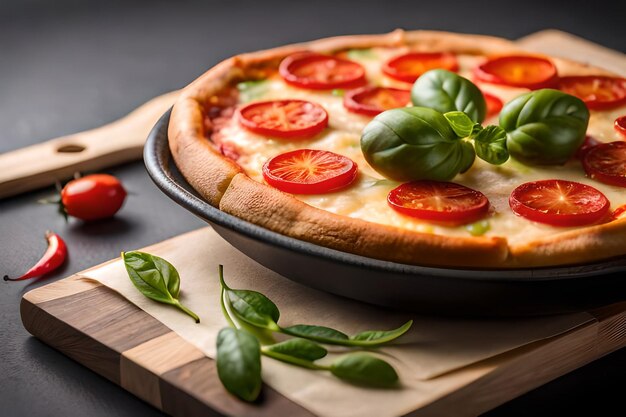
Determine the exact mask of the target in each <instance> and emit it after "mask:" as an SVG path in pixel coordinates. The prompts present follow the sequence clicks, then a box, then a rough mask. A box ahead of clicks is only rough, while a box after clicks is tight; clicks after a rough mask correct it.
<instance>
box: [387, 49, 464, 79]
mask: <svg viewBox="0 0 626 417" xmlns="http://www.w3.org/2000/svg"><path fill="white" fill-rule="evenodd" d="M438 68H441V69H446V70H448V71H458V69H459V64H458V62H457V61H456V56H455V55H454V54H451V53H448V52H409V53H408V54H404V55H400V56H396V57H393V58H391V59H390V60H389V61H387V62H385V63H384V64H383V68H382V69H383V73H384V74H385V75H388V76H389V77H391V78H395V79H396V80H399V81H404V82H407V83H412V82H414V81H415V80H417V79H418V78H419V76H420V75H422V74H423V73H425V72H426V71H429V70H432V69H438Z"/></svg>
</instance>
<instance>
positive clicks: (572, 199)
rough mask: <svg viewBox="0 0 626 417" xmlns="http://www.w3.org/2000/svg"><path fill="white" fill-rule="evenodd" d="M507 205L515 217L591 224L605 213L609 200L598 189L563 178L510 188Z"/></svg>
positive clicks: (565, 224) (570, 224)
mask: <svg viewBox="0 0 626 417" xmlns="http://www.w3.org/2000/svg"><path fill="white" fill-rule="evenodd" d="M509 205H510V206H511V210H513V212H514V213H515V214H517V215H518V216H521V217H524V218H526V219H528V220H532V221H535V222H538V223H545V224H549V225H551V226H559V227H573V226H585V225H589V224H594V223H597V222H599V221H600V220H602V219H604V218H605V216H606V215H607V213H608V212H609V200H608V199H607V198H606V196H605V195H604V194H602V193H601V192H600V191H598V190H596V189H595V188H593V187H591V186H589V185H585V184H581V183H578V182H574V181H565V180H542V181H533V182H527V183H524V184H522V185H520V186H519V187H517V188H516V189H515V190H513V192H512V193H511V196H510V197H509Z"/></svg>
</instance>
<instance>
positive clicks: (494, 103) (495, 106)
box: [483, 93, 503, 117]
mask: <svg viewBox="0 0 626 417" xmlns="http://www.w3.org/2000/svg"><path fill="white" fill-rule="evenodd" d="M483 97H485V102H487V117H491V116H495V115H496V114H498V113H500V110H502V106H503V104H502V100H500V99H499V98H498V97H496V96H494V95H491V94H489V93H483Z"/></svg>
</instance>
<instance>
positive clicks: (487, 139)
mask: <svg viewBox="0 0 626 417" xmlns="http://www.w3.org/2000/svg"><path fill="white" fill-rule="evenodd" d="M474 148H475V149H476V155H478V157H479V158H480V159H482V160H484V161H487V162H489V163H490V164H494V165H500V164H503V163H505V162H506V161H507V160H508V159H509V151H508V150H507V147H506V131H505V130H504V129H502V128H501V127H499V126H493V125H490V126H487V127H485V128H484V129H483V130H481V131H479V132H478V133H476V135H475V136H474Z"/></svg>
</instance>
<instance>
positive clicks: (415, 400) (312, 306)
mask: <svg viewBox="0 0 626 417" xmlns="http://www.w3.org/2000/svg"><path fill="white" fill-rule="evenodd" d="M125 249H128V250H132V249H133V248H125ZM144 250H145V251H147V252H150V253H153V254H155V255H159V256H162V257H164V258H166V259H167V260H168V261H169V262H171V263H172V264H173V265H174V266H175V267H176V268H177V269H178V271H179V273H180V276H181V302H182V303H183V304H185V305H186V306H188V307H189V308H190V309H191V310H193V311H194V312H196V314H198V315H199V316H200V318H201V322H200V323H199V324H196V323H194V321H193V320H192V319H191V318H190V317H189V316H187V315H185V314H183V313H182V312H180V311H179V310H177V309H175V308H173V307H171V306H166V305H164V304H159V303H156V302H154V301H152V300H150V299H148V298H146V297H144V296H143V295H142V294H140V293H139V292H138V291H137V289H136V288H135V287H134V286H133V285H132V283H131V282H130V280H129V278H128V275H127V273H126V270H125V269H124V266H123V264H122V262H121V261H119V260H118V261H114V262H112V263H109V264H108V265H105V266H102V267H97V268H94V269H92V270H89V271H87V272H85V273H84V274H82V275H83V276H85V277H88V278H91V279H94V280H97V281H100V282H101V283H102V284H104V285H106V286H108V287H110V288H112V289H114V290H116V291H117V292H119V293H120V294H122V295H123V296H124V297H126V298H127V299H128V300H129V301H131V302H132V303H134V304H135V305H137V306H138V307H140V308H141V309H143V310H144V311H146V312H147V313H149V314H150V315H152V316H154V317H155V318H156V319H158V320H160V321H161V322H163V323H164V324H165V325H166V326H168V327H169V328H170V329H172V330H173V331H175V332H176V333H178V334H179V335H180V336H181V337H183V338H184V339H186V340H187V341H189V342H190V343H192V344H194V345H195V346H197V347H198V348H199V349H200V350H202V351H203V352H204V353H205V354H206V355H207V356H209V357H211V358H214V357H215V340H216V337H217V332H218V331H219V330H220V329H221V328H222V327H225V326H226V325H227V323H226V321H225V319H224V318H223V316H222V313H221V310H220V304H219V289H220V287H219V280H218V273H217V271H218V265H219V264H223V265H224V270H225V277H226V281H227V283H228V285H229V286H230V287H231V288H244V289H252V290H256V291H260V292H262V293H263V294H265V295H267V296H268V297H269V298H270V299H272V300H273V301H274V302H275V303H276V304H277V306H278V307H279V309H280V311H281V319H280V324H281V325H282V326H288V325H292V324H299V323H306V324H319V325H324V326H329V327H333V328H336V329H339V330H341V331H343V332H345V333H348V334H353V333H357V332H359V331H362V330H370V329H372V330H378V329H391V328H395V327H398V326H400V325H401V324H403V323H404V322H406V321H407V320H409V319H413V320H414V324H413V327H412V328H411V330H410V332H409V333H408V334H406V335H405V336H403V337H402V338H401V339H399V340H398V344H397V345H393V346H387V347H384V348H382V349H380V354H382V355H384V356H385V357H386V359H387V360H388V361H389V362H390V363H392V364H393V365H394V367H395V368H396V370H397V371H398V373H399V374H400V378H401V381H402V385H401V387H400V388H398V389H392V390H382V389H367V388H363V387H355V386H352V385H349V384H347V383H344V382H342V381H340V380H338V379H336V378H334V377H333V376H331V375H329V374H327V373H324V372H315V371H311V370H306V369H300V368H297V367H294V366H290V365H286V364H283V363H280V362H277V361H275V360H272V359H268V358H263V378H264V380H265V382H266V383H267V384H269V385H270V386H272V387H273V388H275V389H276V390H277V391H278V392H280V393H281V394H282V395H284V396H286V397H287V398H289V399H291V400H292V401H294V402H297V403H298V404H300V405H302V406H303V407H305V408H307V409H309V410H311V411H312V412H314V413H316V414H319V415H321V416H345V417H349V416H380V417H384V416H396V415H402V414H405V413H407V412H409V411H411V410H414V409H416V408H418V407H420V406H421V405H423V404H427V403H429V402H431V401H433V400H434V399H435V398H438V397H440V396H442V395H444V394H445V393H447V392H450V391H451V390H453V389H455V387H457V386H462V385H463V384H465V383H467V382H469V381H471V380H472V378H476V375H473V374H472V372H467V371H464V372H452V371H454V370H458V369H460V368H463V367H466V366H467V365H470V364H473V363H476V362H479V361H481V360H484V359H487V358H490V357H493V356H495V355H498V354H501V353H503V352H507V351H510V350H512V349H515V348H517V347H520V346H523V345H526V344H528V343H531V342H534V341H537V340H540V339H544V338H548V337H551V336H555V335H558V334H561V333H563V332H566V331H568V330H570V329H573V328H575V327H577V326H581V325H582V324H584V323H587V322H589V321H592V320H593V318H592V316H591V315H589V314H587V313H576V314H568V315H560V316H550V317H538V318H523V319H493V320H487V319H450V318H436V317H426V316H419V315H415V314H407V313H394V312H390V311H388V310H384V309H381V308H377V307H374V306H371V305H367V304H363V303H360V302H356V301H351V300H348V299H345V298H341V297H337V296H333V295H330V294H326V293H323V292H320V291H317V290H313V289H310V288H307V287H304V286H302V285H299V284H296V283H294V282H291V281H289V280H287V279H286V278H284V277H282V276H280V275H278V274H276V273H274V272H272V271H270V270H268V269H266V268H264V267H263V266H261V265H259V264H257V263H256V262H254V261H252V260H251V259H249V258H248V257H246V256H245V255H243V254H242V253H240V252H239V251H237V250H236V249H234V248H233V247H232V246H230V245H229V244H228V243H227V242H225V241H224V240H223V239H222V238H221V237H220V236H219V235H217V234H216V233H215V232H214V231H213V230H212V229H210V228H206V229H201V230H199V231H195V232H191V233H189V234H187V235H183V236H181V237H177V238H174V239H172V240H169V241H165V242H162V243H160V244H157V245H155V246H153V247H150V248H146V249H144ZM337 279H341V277H337ZM333 350H341V349H335V348H333ZM325 359H327V358H325Z"/></svg>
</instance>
